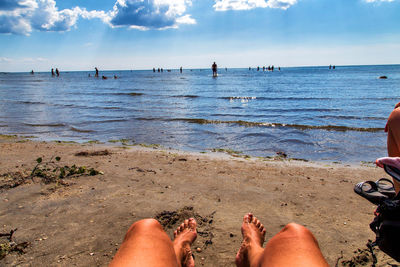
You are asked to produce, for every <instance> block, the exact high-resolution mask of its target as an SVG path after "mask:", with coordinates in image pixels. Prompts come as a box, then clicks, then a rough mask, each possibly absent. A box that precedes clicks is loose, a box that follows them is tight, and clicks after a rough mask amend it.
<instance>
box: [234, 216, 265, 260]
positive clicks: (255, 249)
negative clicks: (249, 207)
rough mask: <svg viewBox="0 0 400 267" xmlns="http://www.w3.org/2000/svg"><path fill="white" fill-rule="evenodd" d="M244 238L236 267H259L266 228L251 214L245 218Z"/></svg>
mask: <svg viewBox="0 0 400 267" xmlns="http://www.w3.org/2000/svg"><path fill="white" fill-rule="evenodd" d="M242 236H243V241H242V245H241V246H240V249H239V251H238V253H237V254H236V266H238V267H251V266H258V263H259V262H260V257H261V255H262V252H263V248H262V245H263V243H264V239H265V228H264V226H263V225H262V224H261V222H260V221H259V220H258V219H257V218H256V217H254V216H253V214H251V213H249V214H247V215H245V216H244V217H243V224H242Z"/></svg>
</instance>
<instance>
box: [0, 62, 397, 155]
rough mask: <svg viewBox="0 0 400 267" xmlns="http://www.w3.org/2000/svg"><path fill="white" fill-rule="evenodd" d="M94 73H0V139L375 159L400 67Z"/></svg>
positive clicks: (380, 148) (393, 100)
mask: <svg viewBox="0 0 400 267" xmlns="http://www.w3.org/2000/svg"><path fill="white" fill-rule="evenodd" d="M89 73H90V72H68V73H66V72H61V75H60V77H51V75H50V73H35V74H34V75H31V74H29V73H0V133H2V134H20V135H34V136H37V137H38V138H39V139H41V140H72V141H79V142H82V141H88V140H99V141H103V142H106V141H108V140H111V139H122V138H124V139H130V140H134V141H135V142H137V143H157V144H161V145H163V146H166V147H173V148H178V149H183V150H189V151H204V150H207V149H212V148H230V149H234V150H237V151H243V153H245V154H249V155H252V156H274V155H275V153H276V152H277V151H283V152H285V153H286V154H288V156H289V157H293V158H303V159H309V160H317V161H342V162H359V161H373V160H374V159H375V158H377V157H380V156H384V155H386V134H385V133H384V131H383V128H384V126H385V123H386V119H387V117H388V115H389V114H390V111H391V110H392V109H393V107H394V105H395V104H396V103H397V102H399V101H400V65H393V66H388V65H387V66H346V67H337V68H336V69H335V70H329V69H328V68H327V67H302V68H282V70H281V71H280V72H279V71H274V72H263V71H259V72H257V71H256V70H251V71H249V70H248V69H228V70H227V71H225V70H220V71H219V77H218V78H212V75H211V71H210V70H192V71H191V70H184V71H183V73H182V74H181V73H179V71H178V70H172V71H171V72H167V71H164V72H163V73H153V72H152V71H109V72H100V75H105V76H108V77H109V79H107V80H102V79H98V78H94V77H93V72H92V73H91V75H92V77H88V74H89ZM114 74H115V75H117V76H118V77H119V78H118V79H116V80H115V79H112V76H113V75H114ZM382 75H386V76H388V79H386V80H383V79H378V77H379V76H382Z"/></svg>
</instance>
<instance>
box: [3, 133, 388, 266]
mask: <svg viewBox="0 0 400 267" xmlns="http://www.w3.org/2000/svg"><path fill="white" fill-rule="evenodd" d="M18 141H19V140H16V139H12V138H10V139H7V140H6V139H1V142H0V178H1V179H2V180H0V181H1V182H2V184H3V183H4V181H5V180H4V179H5V178H4V177H5V176H4V174H6V173H16V172H25V173H30V172H31V171H32V169H33V168H34V167H35V165H37V163H36V159H38V158H39V157H40V158H42V159H43V162H45V161H47V160H49V159H50V158H52V157H54V158H55V157H57V156H58V157H60V158H61V159H60V161H59V163H57V162H55V163H56V164H59V165H60V166H64V165H65V166H72V165H76V166H77V167H79V166H86V168H94V169H95V170H98V171H99V172H102V173H103V174H102V175H101V174H97V175H94V176H89V175H83V176H76V177H75V176H71V178H68V177H67V178H65V179H63V182H65V185H64V184H62V183H49V184H45V183H43V182H41V178H39V177H35V178H34V179H32V180H33V181H30V180H27V181H26V183H23V184H22V185H20V186H17V187H15V188H11V189H6V190H4V189H3V190H0V210H1V212H0V220H1V221H2V225H1V230H0V232H1V233H7V232H10V230H12V229H15V228H17V229H18V230H17V231H16V232H15V234H14V238H15V241H16V242H29V243H30V245H29V246H28V247H27V248H26V249H25V253H24V254H21V255H20V254H18V253H16V252H11V253H10V254H9V255H7V256H6V257H5V258H4V259H2V260H0V263H1V264H5V265H21V266H29V265H43V264H48V263H51V264H53V265H58V266H72V265H76V266H88V265H100V266H106V265H107V264H108V263H109V262H110V260H111V258H112V256H113V255H114V254H115V252H116V249H117V248H118V247H119V245H120V244H121V241H122V239H123V236H124V234H125V232H126V231H127V229H128V227H129V226H130V225H131V224H132V223H133V222H134V221H137V220H140V219H143V218H149V217H151V218H155V217H157V218H158V219H159V220H160V221H161V222H162V223H163V225H165V226H166V230H167V232H168V233H169V234H171V233H172V231H173V230H174V229H175V227H176V225H177V224H179V223H180V222H181V220H182V219H185V217H187V216H195V217H196V216H197V217H196V218H197V219H198V220H202V222H201V223H199V231H201V232H202V234H201V235H199V237H198V239H197V241H196V242H195V243H194V245H193V250H196V248H200V249H201V250H200V252H198V251H194V254H195V256H196V266H234V259H235V254H236V252H237V250H238V248H239V246H240V242H241V234H240V226H241V221H242V216H243V215H244V214H245V213H247V212H253V213H254V214H255V216H257V217H258V218H259V219H260V220H261V222H262V223H263V224H264V225H265V226H266V229H267V239H269V238H271V237H272V235H274V234H275V233H277V232H278V231H279V230H280V229H281V228H282V227H283V226H284V225H285V224H287V223H290V222H297V223H300V224H302V225H305V226H306V227H308V228H309V229H310V230H311V231H312V232H313V234H314V235H315V236H316V238H317V240H318V242H319V245H320V247H321V250H322V252H323V255H324V256H325V258H326V259H327V260H328V263H329V264H330V265H331V266H335V264H336V262H337V261H338V259H339V258H341V256H342V254H343V258H341V259H339V261H340V262H342V261H345V260H354V261H356V259H353V257H360V256H363V255H364V256H365V255H366V252H365V251H364V249H366V246H365V244H366V243H367V241H368V239H373V238H374V235H373V233H372V231H371V230H370V229H369V223H370V222H371V221H372V219H373V211H374V205H372V204H370V203H369V202H368V201H366V200H364V199H363V198H361V197H360V196H358V195H357V194H355V193H353V186H354V185H355V184H356V183H357V182H360V181H365V180H372V181H375V180H377V179H379V178H381V177H385V176H386V175H385V173H384V171H383V170H382V169H380V168H379V169H378V168H375V167H368V166H350V165H344V164H333V163H332V164H326V163H322V164H320V163H315V162H301V161H289V160H275V161H273V160H267V161H263V160H260V159H257V158H251V159H245V158H238V157H232V156H231V155H227V154H220V153H205V154H203V153H191V152H182V151H177V150H164V149H153V148H146V147H132V148H130V149H126V148H123V147H120V146H112V145H110V146H108V145H107V146H104V145H97V144H68V143H54V142H35V141H28V140H25V141H23V142H18ZM105 150H107V151H108V153H105V152H104V151H105ZM102 151H103V152H102ZM99 152H102V153H99ZM163 212H164V214H165V212H167V214H172V216H173V217H174V218H176V219H177V220H178V221H177V222H176V223H175V224H176V225H175V224H174V223H173V222H171V221H168V218H164V217H162V216H161V215H160V214H163ZM168 212H169V213H168ZM168 226H171V228H168ZM358 250H360V251H358ZM354 251H356V253H355V252H354ZM365 257H366V256H365ZM378 258H379V260H380V261H379V263H381V262H382V261H385V262H390V259H389V258H388V257H387V256H385V255H384V254H383V253H378ZM371 260H372V258H371ZM354 261H353V262H354ZM367 261H368V259H367ZM392 262H394V261H393V260H392ZM339 266H346V265H345V264H342V265H339Z"/></svg>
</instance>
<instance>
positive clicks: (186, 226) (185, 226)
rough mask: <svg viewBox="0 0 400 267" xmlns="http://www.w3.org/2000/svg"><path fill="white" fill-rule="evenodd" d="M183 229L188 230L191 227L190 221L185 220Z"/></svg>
mask: <svg viewBox="0 0 400 267" xmlns="http://www.w3.org/2000/svg"><path fill="white" fill-rule="evenodd" d="M183 227H184V228H188V227H189V220H185V221H184V222H183Z"/></svg>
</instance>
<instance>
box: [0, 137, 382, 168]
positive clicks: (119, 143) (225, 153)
mask: <svg viewBox="0 0 400 267" xmlns="http://www.w3.org/2000/svg"><path fill="white" fill-rule="evenodd" d="M5 141H6V142H7V141H15V142H17V143H24V142H28V141H30V142H40V143H55V144H75V145H82V146H84V145H96V146H99V147H100V146H104V147H106V148H107V147H109V148H113V147H121V148H124V149H134V150H137V149H139V150H140V149H146V148H150V149H158V150H164V151H170V152H174V153H180V154H189V155H194V156H195V155H210V156H213V155H214V156H216V157H217V158H218V157H220V158H222V159H229V158H230V157H234V158H243V159H247V160H261V161H270V162H275V161H290V162H300V163H309V164H317V165H327V164H328V165H329V164H334V165H336V166H338V165H339V166H340V165H343V166H352V167H357V166H369V167H374V166H375V163H374V161H359V162H346V161H340V160H339V161H333V160H321V161H316V160H311V159H304V158H292V157H288V156H287V155H286V154H285V153H284V152H280V151H276V152H275V154H276V155H275V156H265V157H261V156H252V155H248V154H244V153H243V152H242V151H236V150H233V149H231V148H207V149H204V150H197V151H196V150H184V149H176V148H173V147H165V146H163V145H161V144H147V143H136V142H135V141H134V140H129V139H118V140H108V141H99V140H86V141H85V140H80V141H73V140H52V139H41V138H40V137H36V136H30V135H19V134H0V144H1V143H3V142H5Z"/></svg>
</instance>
